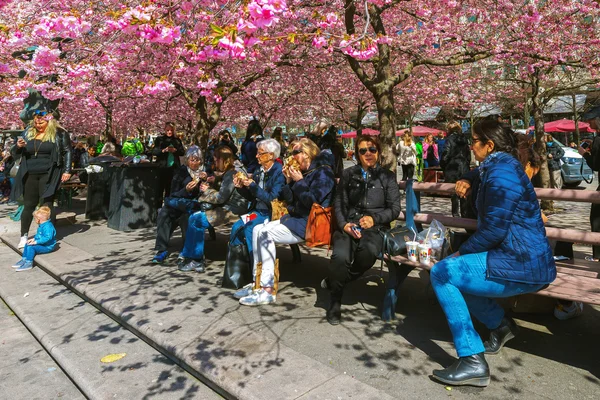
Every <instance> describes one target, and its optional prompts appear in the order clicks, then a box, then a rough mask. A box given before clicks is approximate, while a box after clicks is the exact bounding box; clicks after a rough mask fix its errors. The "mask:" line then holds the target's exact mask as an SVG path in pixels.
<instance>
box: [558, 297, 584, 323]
mask: <svg viewBox="0 0 600 400" xmlns="http://www.w3.org/2000/svg"><path fill="white" fill-rule="evenodd" d="M582 312H583V303H580V302H578V301H574V302H572V303H571V304H570V305H568V306H566V305H564V304H562V303H558V304H557V305H556V307H555V308H554V316H555V317H556V318H558V319H560V320H561V321H565V320H567V319H571V318H575V317H578V316H580V315H581V313H582Z"/></svg>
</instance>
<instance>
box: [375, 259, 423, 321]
mask: <svg viewBox="0 0 600 400" xmlns="http://www.w3.org/2000/svg"><path fill="white" fill-rule="evenodd" d="M387 265H388V270H389V276H388V282H387V285H386V291H385V297H384V299H383V311H382V313H381V319H382V320H384V321H391V320H392V319H395V318H396V303H397V302H398V291H399V290H400V285H402V282H404V280H405V279H406V277H407V276H408V274H409V273H410V271H412V270H413V269H415V268H414V267H411V266H408V265H402V264H400V263H397V262H393V261H389V262H387Z"/></svg>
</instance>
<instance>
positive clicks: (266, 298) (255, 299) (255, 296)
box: [240, 289, 277, 306]
mask: <svg viewBox="0 0 600 400" xmlns="http://www.w3.org/2000/svg"><path fill="white" fill-rule="evenodd" d="M275 301H277V297H276V296H274V295H272V294H270V293H269V292H267V291H266V290H264V289H258V290H255V291H254V292H252V294H251V295H249V296H246V297H242V298H241V299H240V304H241V305H244V306H260V305H263V304H271V303H275Z"/></svg>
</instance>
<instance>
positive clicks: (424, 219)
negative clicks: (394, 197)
mask: <svg viewBox="0 0 600 400" xmlns="http://www.w3.org/2000/svg"><path fill="white" fill-rule="evenodd" d="M399 185H400V188H401V189H404V188H405V185H406V183H405V182H400V183H399ZM413 190H415V191H420V192H427V193H439V194H451V193H453V192H454V184H451V183H445V184H443V183H418V182H414V183H413ZM536 194H537V196H538V199H540V200H542V199H548V200H562V201H575V202H588V203H600V196H599V195H598V193H597V192H591V191H588V192H585V191H579V190H568V189H536ZM399 219H400V220H406V216H405V215H404V213H401V215H400V218H399ZM434 219H436V220H438V221H440V222H441V223H442V224H444V225H445V226H446V227H447V228H462V229H469V230H475V229H476V228H477V221H476V220H472V219H465V218H454V217H448V216H445V215H443V214H434V213H418V214H416V215H415V216H414V220H415V222H417V223H422V224H429V223H431V221H433V220H434ZM546 235H547V236H548V238H549V239H556V240H561V241H566V242H572V243H583V244H591V245H599V244H600V233H595V232H584V231H578V230H575V229H561V228H553V227H546ZM389 261H390V262H388V267H389V269H390V277H389V279H388V284H387V289H388V294H387V295H386V300H385V301H384V309H383V313H382V318H383V319H384V320H389V319H390V318H393V317H394V310H395V308H396V298H397V296H396V293H397V291H398V289H399V287H400V285H401V284H402V281H403V280H404V277H405V276H406V274H407V272H406V271H407V269H410V268H421V269H425V270H430V269H431V268H432V267H433V265H434V264H430V265H428V266H425V265H422V264H421V263H419V262H413V261H409V260H408V258H406V257H404V256H397V257H392V258H391V259H389ZM556 267H557V277H556V279H555V280H554V282H552V283H551V284H550V285H549V286H548V287H546V288H545V289H543V290H540V291H538V292H536V293H535V294H537V295H540V296H548V297H553V298H557V299H562V300H569V301H579V302H582V303H587V304H595V305H600V263H598V262H594V261H586V260H583V259H576V260H566V261H557V262H556ZM390 292H391V293H392V294H391V295H390Z"/></svg>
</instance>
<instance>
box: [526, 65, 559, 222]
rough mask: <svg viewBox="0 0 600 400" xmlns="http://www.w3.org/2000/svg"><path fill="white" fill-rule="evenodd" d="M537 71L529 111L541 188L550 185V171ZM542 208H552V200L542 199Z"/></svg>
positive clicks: (533, 78)
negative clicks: (530, 112) (538, 162)
mask: <svg viewBox="0 0 600 400" xmlns="http://www.w3.org/2000/svg"><path fill="white" fill-rule="evenodd" d="M538 74H539V72H538V71H536V72H535V73H534V76H533V77H532V85H531V92H532V96H531V111H532V114H533V121H534V124H535V146H534V149H535V151H536V152H537V153H538V154H539V155H540V159H541V165H540V172H539V173H538V175H539V180H540V183H541V185H542V187H543V188H549V187H550V171H549V170H548V157H547V152H546V142H545V141H544V135H545V134H546V133H545V132H544V114H543V107H542V101H541V98H540V91H539V77H538ZM541 207H542V210H548V211H550V210H554V203H553V201H552V200H542V203H541Z"/></svg>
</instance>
